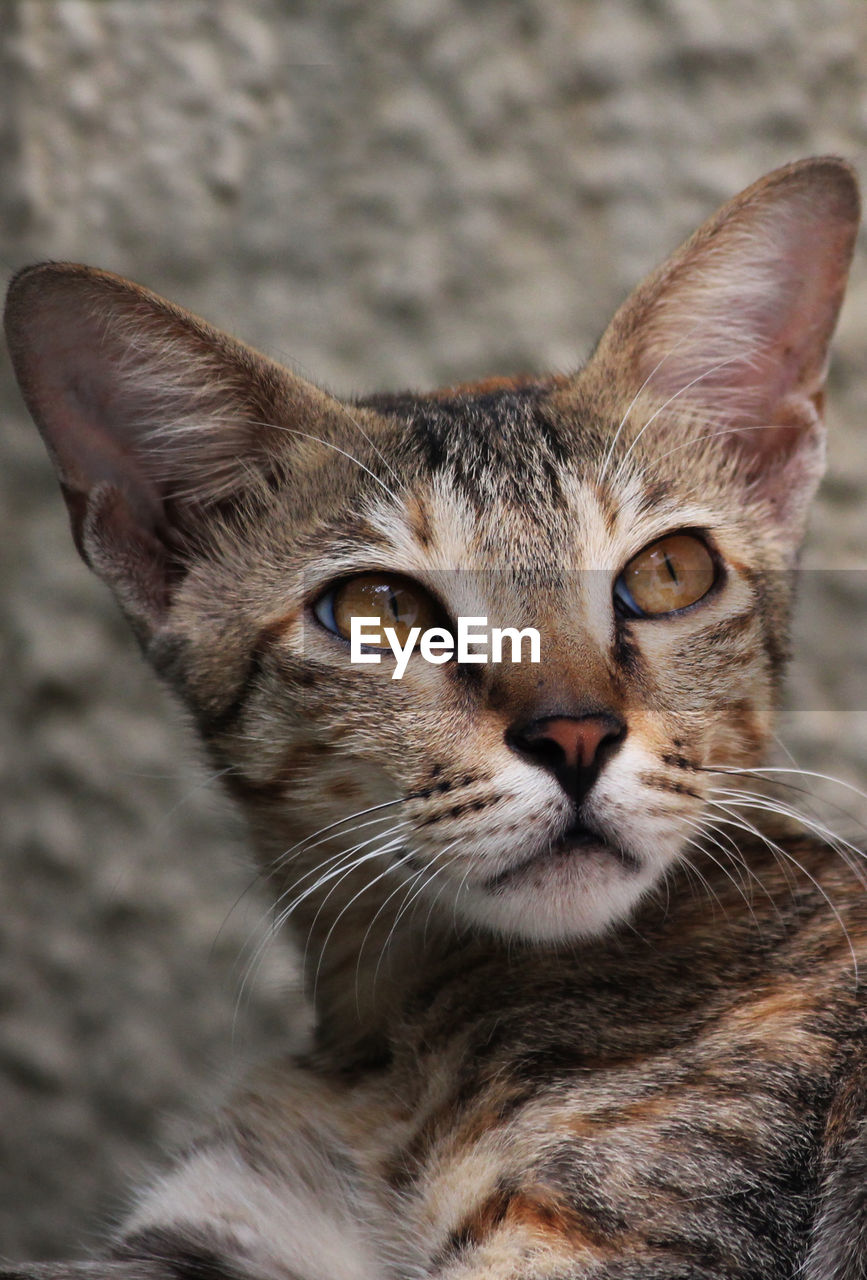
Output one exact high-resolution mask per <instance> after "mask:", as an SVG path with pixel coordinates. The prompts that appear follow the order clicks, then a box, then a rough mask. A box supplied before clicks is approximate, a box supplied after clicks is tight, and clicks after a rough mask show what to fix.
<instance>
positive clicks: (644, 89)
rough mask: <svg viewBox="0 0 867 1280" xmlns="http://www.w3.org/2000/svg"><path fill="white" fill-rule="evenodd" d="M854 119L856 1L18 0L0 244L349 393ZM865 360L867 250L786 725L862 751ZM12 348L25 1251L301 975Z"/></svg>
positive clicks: (605, 305)
mask: <svg viewBox="0 0 867 1280" xmlns="http://www.w3.org/2000/svg"><path fill="white" fill-rule="evenodd" d="M825 151H833V152H838V153H842V154H843V155H846V156H848V157H849V158H850V159H852V160H853V161H854V162H855V163H856V165H859V166H860V168H861V171H862V174H864V175H865V176H867V6H865V5H864V2H863V0H765V2H764V3H762V4H756V3H754V0H378V3H364V0H309V3H301V2H299V3H295V2H291V0H283V2H282V3H281V2H280V0H248V2H246V3H242V0H235V2H231V0H208V2H207V3H205V2H204V0H202V2H199V0H184V2H183V3H177V0H165V2H164V0H3V4H2V14H0V261H2V265H3V267H4V268H6V269H8V270H9V271H11V270H13V269H14V268H16V267H18V266H19V265H21V264H23V263H25V262H28V261H33V260H37V259H43V258H49V257H56V258H71V259H78V260H81V261H85V262H92V263H96V264H99V265H102V266H105V267H109V268H111V269H114V270H116V271H119V272H121V273H122V274H125V275H128V276H131V277H133V278H134V279H138V280H140V281H142V282H144V283H146V284H148V285H149V286H151V287H152V288H154V289H156V290H158V291H160V292H163V293H165V294H167V295H169V296H170V297H173V298H175V299H177V300H178V301H180V302H182V303H184V304H186V305H187V306H189V307H192V308H193V309H195V310H198V311H199V312H201V313H203V314H204V315H206V316H208V317H209V318H210V319H211V320H213V321H214V322H216V323H217V324H219V325H221V326H223V327H225V328H228V329H231V330H233V331H234V332H236V333H238V334H239V335H241V336H243V337H245V338H247V339H248V340H250V341H252V342H253V343H256V344H258V345H260V346H261V347H263V348H264V349H265V350H266V351H268V352H269V353H271V354H273V355H275V356H276V357H278V358H282V359H285V360H288V361H290V362H292V363H293V364H294V365H295V366H296V367H299V368H300V369H302V370H304V371H305V372H308V373H309V374H310V375H311V376H313V377H315V378H317V379H318V380H320V381H322V382H324V383H325V384H326V385H329V386H331V387H332V388H334V389H335V390H337V391H342V392H347V393H352V392H360V391H363V390H370V389H374V388H376V387H385V386H392V387H394V386H398V385H401V384H415V385H418V386H427V385H431V384H436V383H440V382H446V381H454V380H456V379H462V378H469V377H473V376H477V375H482V374H486V373H491V372H498V371H514V370H516V369H525V370H526V369H543V368H548V367H557V368H561V369H562V368H570V367H572V366H574V365H575V364H576V363H577V362H578V361H580V359H581V358H582V356H583V355H584V354H586V352H587V351H588V349H589V347H590V345H591V343H592V341H593V339H594V338H595V336H596V335H597V333H598V332H599V330H600V329H601V327H602V325H603V324H604V322H605V320H606V318H607V317H608V315H609V313H610V311H611V310H612V308H613V306H614V305H615V304H616V303H617V302H618V301H619V300H620V299H621V297H622V296H623V295H624V294H625V293H626V291H627V290H628V289H629V288H630V286H631V285H632V284H633V283H634V282H635V280H636V279H637V278H638V276H639V275H640V274H641V273H643V272H644V271H645V270H646V269H648V268H649V267H650V266H651V265H652V264H653V263H654V262H655V261H656V260H658V259H659V258H660V257H661V256H662V255H663V254H664V253H665V252H667V251H668V250H669V249H671V248H672V247H673V246H674V245H675V244H676V243H677V242H678V240H679V239H680V238H681V237H682V236H683V235H684V234H686V233H687V232H688V231H690V230H691V229H692V228H693V226H694V225H695V224H696V223H697V222H698V221H700V220H701V218H703V217H704V216H705V214H707V213H708V212H710V211H711V210H712V209H713V208H714V207H715V206H716V205H717V204H718V203H719V202H720V201H722V200H723V199H725V198H726V197H728V196H729V195H731V194H732V193H734V192H735V191H736V190H738V189H739V188H741V187H742V186H744V185H745V184H746V183H748V182H749V181H751V180H752V179H753V178H755V177H757V176H758V175H759V174H761V173H762V172H763V171H765V170H767V169H770V168H772V167H774V166H776V165H778V164H780V163H783V162H785V161H787V160H789V159H792V158H794V157H797V156H802V155H806V154H810V153H816V152H825ZM865 372H867V270H865V263H864V260H863V252H862V253H861V255H860V257H859V261H858V263H857V264H856V269H855V277H854V283H853V286H852V291H851V294H850V297H849V301H848V303H847V306H846V311H845V313H844V316H843V319H842V323H841V327H840V333H839V338H838V341H837V346H836V355H835V362H834V367H833V371H832V394H831V404H830V419H831V423H832V427H833V437H832V444H831V464H830V475H829V479H828V482H827V484H826V487H825V490H824V496H823V498H822V501H821V503H820V505H819V509H818V511H817V513H816V517H815V520H814V532H813V536H812V542H811V549H810V554H809V563H810V564H811V565H813V566H816V567H819V568H822V569H823V570H824V569H830V570H833V571H834V572H833V573H826V572H824V571H823V572H821V573H816V574H813V575H810V585H809V588H808V589H807V590H806V592H805V601H804V609H803V611H802V616H801V621H800V624H799V632H800V651H801V654H802V659H801V661H800V663H799V666H798V671H797V678H796V690H797V692H796V694H795V695H793V703H794V706H795V710H794V711H793V713H792V715H791V716H790V717H789V719H788V721H787V725H786V726H785V727H784V733H785V740H786V743H787V745H788V746H789V747H790V749H791V750H792V751H794V752H795V754H796V755H797V756H798V758H799V760H801V761H802V762H803V763H805V764H807V765H810V766H812V767H813V768H816V769H819V770H821V771H822V772H826V773H836V774H839V775H840V776H842V777H844V778H846V779H848V780H850V781H851V782H853V783H857V782H858V781H859V779H860V781H861V785H862V786H863V785H864V777H865V773H867V768H865V766H867V710H865V708H867V702H865V687H867V639H865V636H867V626H865V622H867V575H865V574H864V573H863V572H859V569H860V567H861V566H863V565H864V563H865V530H867V519H865V512H867V448H865V437H864V428H863V425H862V424H863V420H864V411H865V407H867V382H865V377H864V375H865ZM0 377H2V384H0V394H2V401H3V405H2V433H0V451H2V464H0V486H2V508H0V519H2V537H0V591H2V594H0V616H2V621H3V631H2V671H3V679H2V682H0V702H2V729H0V753H2V774H0V786H2V788H3V811H2V822H0V846H2V847H0V1256H2V1255H6V1256H8V1257H11V1258H16V1257H19V1256H25V1255H29V1256H32V1257H48V1256H51V1255H52V1254H54V1255H56V1254H57V1253H60V1252H62V1253H67V1254H73V1253H81V1252H83V1251H86V1249H87V1248H88V1247H89V1246H90V1245H91V1244H92V1243H93V1242H94V1240H95V1239H96V1238H97V1237H98V1233H99V1230H100V1229H101V1227H102V1225H103V1223H105V1222H108V1221H110V1220H111V1217H112V1215H114V1214H115V1213H116V1212H117V1211H118V1209H119V1207H120V1206H121V1205H122V1199H123V1198H122V1194H121V1192H120V1191H119V1188H122V1187H123V1186H124V1185H125V1184H126V1182H127V1181H128V1180H129V1179H135V1178H136V1177H138V1176H140V1172H141V1169H142V1167H143V1166H144V1165H145V1164H146V1162H147V1161H148V1160H150V1159H152V1158H153V1157H154V1155H155V1153H156V1152H157V1151H158V1150H159V1149H160V1148H162V1147H163V1146H164V1145H165V1144H166V1143H168V1142H171V1141H172V1140H173V1139H174V1137H175V1136H176V1135H177V1134H178V1133H179V1132H180V1131H181V1130H182V1129H183V1127H184V1125H185V1123H187V1122H189V1121H193V1120H194V1118H195V1116H196V1114H198V1113H201V1112H202V1111H204V1110H205V1109H207V1107H208V1106H209V1105H210V1100H211V1098H212V1097H213V1096H214V1093H215V1092H217V1091H218V1088H219V1082H220V1081H221V1080H223V1079H225V1077H226V1076H228V1075H231V1074H232V1073H233V1072H234V1071H235V1070H236V1069H237V1066H238V1064H239V1062H240V1061H241V1059H242V1058H243V1056H244V1054H245V1053H246V1052H247V1051H248V1048H246V1047H245V1046H249V1051H251V1052H258V1051H260V1050H261V1049H262V1048H263V1047H264V1046H266V1045H270V1044H274V1043H275V1042H276V1041H278V1040H279V1037H280V1027H281V1016H280V1015H281V1009H282V1008H283V1006H284V1003H287V1002H290V997H289V996H287V995H286V994H285V983H284V978H283V968H282V965H281V962H280V961H279V958H277V957H276V956H275V955H274V954H273V953H270V955H269V960H268V963H267V965H266V969H265V973H264V976H262V977H260V978H259V979H258V980H257V981H256V982H254V983H253V984H252V985H251V987H250V989H249V990H248V992H247V993H246V995H245V996H244V997H243V999H242V1000H241V1002H240V1003H241V1005H242V1006H243V1007H242V1008H241V1010H240V1012H239V1014H238V1017H237V1019H236V1016H235V1015H236V1006H237V1004H238V994H237V993H238V986H239V974H241V973H243V970H244V960H243V956H242V950H243V947H244V943H245V941H246V940H247V939H248V938H249V937H250V934H251V930H254V929H255V926H256V923H257V921H258V920H260V918H261V912H262V903H261V901H260V900H259V899H258V897H257V895H256V892H255V887H253V888H252V889H250V890H249V892H247V893H245V890H246V889H247V888H248V886H249V882H250V880H251V876H250V873H249V871H247V870H245V869H244V867H243V862H242V860H241V858H240V850H241V847H242V839H241V833H240V832H239V830H238V827H237V825H236V822H235V820H234V818H233V817H232V815H231V813H230V812H229V810H228V808H227V807H226V806H225V805H224V803H223V802H222V801H221V800H220V798H219V796H218V795H217V794H216V788H215V786H214V785H213V784H212V782H211V781H209V779H208V776H207V773H206V771H205V770H204V768H203V767H202V765H201V763H200V761H199V757H198V753H197V750H196V747H195V745H194V744H193V741H192V738H191V735H190V733H189V731H188V729H187V727H186V726H185V725H184V724H183V723H182V722H181V720H180V717H179V715H178V714H177V713H176V712H175V711H174V709H173V708H172V707H171V706H169V705H168V702H167V699H166V698H165V697H164V695H163V693H162V692H161V691H160V690H159V689H158V688H157V687H156V684H155V681H154V680H153V679H152V678H151V677H150V675H149V673H148V672H147V671H146V670H144V668H143V666H142V664H141V663H140V660H139V659H138V657H137V654H136V653H135V651H134V649H133V646H132V644H131V642H130V640H129V638H128V637H127V635H126V632H125V629H124V627H123V625H122V624H121V622H120V621H119V620H118V617H117V614H116V612H115V609H114V606H113V605H112V603H111V601H110V600H109V598H108V596H107V593H106V592H105V591H104V589H103V588H102V587H101V586H100V584H99V583H97V582H96V581H95V580H93V579H91V578H90V577H89V575H88V574H87V572H86V570H85V569H84V568H83V566H81V565H80V564H79V562H78V560H77V559H76V556H75V553H74V551H73V549H72V546H71V543H70V541H69V538H68V533H67V529H66V521H65V514H64V512H63V510H62V503H61V501H60V499H59V497H58V495H57V493H56V490H55V485H54V481H53V478H52V476H51V474H50V470H49V466H48V463H47V460H46V459H45V457H44V454H43V452H42V450H41V446H40V445H39V443H38V440H37V438H36V435H35V432H34V431H33V430H32V428H31V427H30V426H29V424H28V423H27V421H26V420H25V414H24V412H23V409H22V407H21V405H20V402H19V400H18V398H17V396H16V394H15V392H14V390H13V387H12V384H11V376H10V374H9V371H8V367H7V365H6V364H5V363H4V364H3V365H2V374H0ZM837 799H838V800H839V802H840V803H841V804H842V805H843V807H844V808H846V809H850V810H852V811H853V814H854V816H853V817H852V818H849V817H842V816H840V815H838V817H839V820H840V821H841V822H842V823H843V824H844V825H846V824H849V825H850V826H851V824H852V823H853V822H854V819H855V818H856V817H857V816H858V808H859V801H858V798H857V797H855V796H854V795H850V797H849V799H848V800H847V799H845V798H841V796H839V795H838V796H837ZM860 814H861V816H862V817H863V816H864V806H863V803H862V804H861V809H860ZM241 895H243V896H241ZM239 896H241V902H240V905H237V906H233V904H234V903H235V902H236V899H238V898H239Z"/></svg>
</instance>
